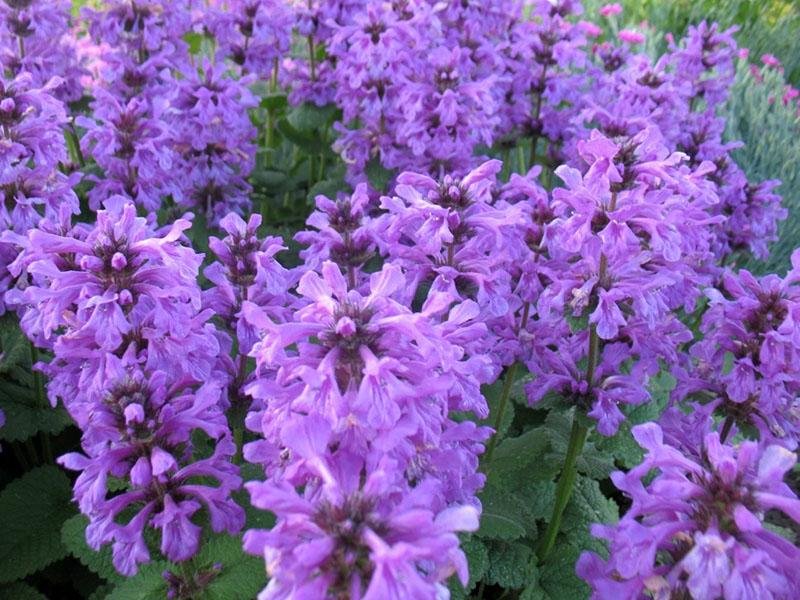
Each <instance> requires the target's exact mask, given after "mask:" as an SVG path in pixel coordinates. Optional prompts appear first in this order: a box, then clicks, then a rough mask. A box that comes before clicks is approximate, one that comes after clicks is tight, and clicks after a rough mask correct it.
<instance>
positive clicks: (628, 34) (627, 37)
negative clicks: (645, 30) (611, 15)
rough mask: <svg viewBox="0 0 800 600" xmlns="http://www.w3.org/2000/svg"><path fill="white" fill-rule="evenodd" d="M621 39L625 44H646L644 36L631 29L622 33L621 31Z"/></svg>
mask: <svg viewBox="0 0 800 600" xmlns="http://www.w3.org/2000/svg"><path fill="white" fill-rule="evenodd" d="M619 39H621V40H622V41H623V42H628V43H629V44H643V43H644V35H642V34H641V33H639V32H638V31H632V30H630V29H623V30H622V31H620V32H619Z"/></svg>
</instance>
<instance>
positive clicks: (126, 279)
mask: <svg viewBox="0 0 800 600" xmlns="http://www.w3.org/2000/svg"><path fill="white" fill-rule="evenodd" d="M106 206H107V208H106V209H105V210H101V211H98V213H97V224H96V226H95V227H94V228H92V229H88V228H82V229H76V230H75V231H71V230H56V231H47V230H44V229H42V230H39V229H36V230H33V231H31V232H30V234H29V238H30V242H29V248H28V250H27V253H28V256H29V258H28V259H27V260H28V264H27V267H26V269H27V272H28V273H29V274H30V276H31V277H32V284H31V285H29V286H28V287H27V288H26V289H25V291H24V293H23V294H22V299H21V300H20V302H24V303H25V305H27V307H28V309H27V312H26V314H25V317H24V318H23V321H22V325H23V329H24V330H25V332H26V334H27V335H28V337H30V338H31V339H33V340H36V341H37V343H39V344H43V345H46V346H48V347H50V348H52V349H53V352H54V354H55V359H54V360H53V362H51V363H50V364H49V365H48V366H47V369H48V372H49V374H50V375H51V382H50V385H49V392H50V397H51V400H53V401H55V400H56V398H61V399H62V400H63V401H64V402H65V404H66V406H67V408H68V410H69V411H70V413H71V414H72V416H73V418H75V420H76V421H77V422H78V424H79V425H80V426H83V424H84V423H85V421H86V419H87V418H88V417H89V412H90V410H91V406H92V405H93V403H94V402H95V401H96V400H98V398H97V397H96V394H102V390H103V389H104V372H105V367H104V365H105V364H106V363H107V360H108V358H109V356H110V353H117V354H118V355H122V354H123V353H125V352H128V351H129V352H132V353H133V354H134V356H139V358H140V360H142V362H144V363H145V364H147V368H148V369H151V370H156V369H164V368H166V369H169V370H170V372H173V373H178V372H182V373H186V374H189V375H191V376H192V377H194V378H195V380H196V381H204V380H207V379H208V378H209V377H210V376H211V373H212V371H214V370H215V368H216V367H215V365H216V360H217V354H218V353H219V343H218V341H217V339H216V337H215V332H214V328H213V326H211V325H210V324H208V323H207V320H208V318H209V317H210V316H211V315H210V312H209V311H206V312H201V311H200V289H199V287H198V285H197V275H198V269H199V266H200V262H201V256H200V255H198V254H195V252H194V251H193V250H191V249H190V248H187V247H186V246H184V245H182V244H181V243H180V242H179V238H180V237H181V233H182V232H183V231H184V230H185V229H187V228H188V227H189V225H190V223H189V221H187V220H184V219H179V220H178V221H176V222H175V223H174V224H173V225H172V226H171V227H170V228H168V229H166V230H163V231H161V232H158V233H157V232H156V231H154V230H153V228H152V225H151V224H148V222H147V220H146V219H144V218H141V217H137V216H136V211H135V208H134V205H133V204H130V203H125V201H124V199H120V198H117V199H114V198H112V199H110V200H109V201H108V202H107V204H106Z"/></svg>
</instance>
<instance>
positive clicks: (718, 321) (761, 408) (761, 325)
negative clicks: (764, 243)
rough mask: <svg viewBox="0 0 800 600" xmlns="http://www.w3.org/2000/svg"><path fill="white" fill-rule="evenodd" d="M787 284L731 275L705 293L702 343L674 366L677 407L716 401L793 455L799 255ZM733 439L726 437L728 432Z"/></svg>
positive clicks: (733, 419) (799, 433)
mask: <svg viewBox="0 0 800 600" xmlns="http://www.w3.org/2000/svg"><path fill="white" fill-rule="evenodd" d="M792 260H793V269H792V271H791V272H790V273H789V274H787V276H786V277H785V278H783V279H781V278H780V277H778V276H777V275H767V276H765V277H762V278H760V279H759V278H756V277H754V276H753V275H751V274H750V273H749V272H748V271H745V270H742V271H739V272H738V273H735V274H734V273H731V272H726V273H725V274H724V276H723V277H722V284H721V286H720V288H719V289H715V288H710V289H709V290H707V292H706V294H707V295H708V297H709V302H710V306H709V308H708V310H707V311H706V313H705V314H704V315H703V319H702V323H701V325H700V330H701V331H702V332H703V339H702V340H700V341H698V342H697V343H695V344H693V345H692V347H691V349H690V351H689V355H688V356H687V357H686V361H685V364H684V365H681V366H678V367H676V368H675V370H674V372H675V374H676V376H677V379H678V386H677V387H676V389H675V390H674V392H673V398H674V400H675V401H677V402H682V401H685V400H686V399H687V398H693V399H697V400H703V401H707V402H710V404H711V405H713V406H714V407H716V408H717V409H718V410H719V411H720V412H721V413H722V414H723V415H725V416H726V417H727V418H728V419H730V422H729V427H730V426H731V425H730V424H731V423H736V424H738V425H739V426H740V427H747V426H751V427H755V428H756V429H757V431H758V437H759V438H760V439H761V440H763V441H764V442H765V443H771V444H781V445H783V446H786V447H787V448H789V449H791V450H794V449H796V448H797V445H798V441H800V400H798V392H799V391H800V388H798V386H799V385H800V372H798V368H797V364H798V361H797V359H798V342H797V340H798V333H799V332H800V330H798V323H797V322H796V321H795V318H794V316H795V314H796V313H797V308H796V306H797V303H798V301H799V300H800V296H799V295H798V289H797V286H796V285H795V284H796V282H797V281H798V280H799V279H798V276H800V272H799V271H798V268H800V254H798V253H797V252H796V253H795V255H794V256H793V257H792ZM726 433H727V432H726Z"/></svg>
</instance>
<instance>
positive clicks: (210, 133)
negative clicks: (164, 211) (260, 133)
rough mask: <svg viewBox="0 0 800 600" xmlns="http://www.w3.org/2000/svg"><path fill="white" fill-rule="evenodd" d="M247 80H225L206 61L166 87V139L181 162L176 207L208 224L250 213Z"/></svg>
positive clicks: (249, 98)
mask: <svg viewBox="0 0 800 600" xmlns="http://www.w3.org/2000/svg"><path fill="white" fill-rule="evenodd" d="M249 81H250V80H249V79H248V78H243V79H239V80H235V79H230V78H227V77H224V76H223V75H222V73H221V69H220V68H218V67H216V68H215V67H214V66H212V64H211V63H210V62H209V61H207V60H206V61H205V62H204V63H203V68H202V70H201V72H198V70H196V69H192V70H191V71H189V72H186V73H184V76H183V77H182V78H180V79H178V78H176V79H174V80H173V81H172V82H171V85H172V86H174V89H175V98H174V100H173V101H172V102H171V105H170V117H169V119H168V121H169V123H170V125H171V138H172V143H173V145H174V149H175V151H176V152H177V153H178V154H180V155H181V156H182V157H183V160H182V161H181V163H180V164H179V165H177V167H178V171H179V172H180V178H179V181H180V182H181V191H180V195H179V197H178V198H177V199H176V200H177V201H178V204H179V205H182V206H190V207H196V208H197V209H199V210H200V211H202V212H203V214H204V215H205V217H206V219H207V220H208V221H209V222H210V223H214V224H217V223H219V221H220V220H221V219H222V218H223V217H224V216H225V215H226V214H227V213H228V212H231V211H233V212H238V213H242V212H244V211H245V210H247V209H249V207H250V198H249V194H250V191H251V188H250V185H249V184H248V183H247V181H246V178H247V176H248V175H249V174H250V172H251V171H252V169H253V167H254V165H255V147H254V146H253V139H255V137H256V131H255V127H253V124H252V123H251V121H250V117H249V115H248V113H247V110H248V109H250V108H253V107H254V106H256V104H257V102H256V99H255V97H254V96H253V94H252V93H251V92H250V90H249V89H248V88H247V87H246V85H247V84H248V83H249Z"/></svg>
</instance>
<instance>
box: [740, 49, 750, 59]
mask: <svg viewBox="0 0 800 600" xmlns="http://www.w3.org/2000/svg"><path fill="white" fill-rule="evenodd" d="M737 54H738V56H739V58H742V59H746V58H747V57H748V56H750V48H739V52H738V53H737Z"/></svg>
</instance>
